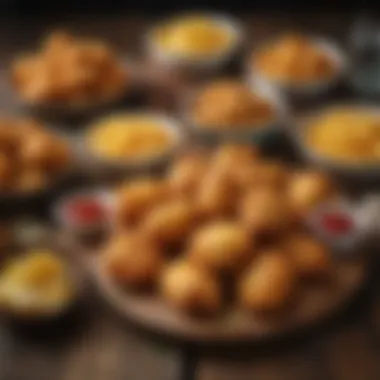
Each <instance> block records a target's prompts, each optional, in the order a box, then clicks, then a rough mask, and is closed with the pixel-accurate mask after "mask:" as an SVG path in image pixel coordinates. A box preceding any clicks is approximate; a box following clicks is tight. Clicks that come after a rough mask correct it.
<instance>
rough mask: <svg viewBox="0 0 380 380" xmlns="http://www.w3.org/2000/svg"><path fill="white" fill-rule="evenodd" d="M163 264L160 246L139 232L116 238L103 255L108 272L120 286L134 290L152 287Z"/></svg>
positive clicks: (111, 241)
mask: <svg viewBox="0 0 380 380" xmlns="http://www.w3.org/2000/svg"><path fill="white" fill-rule="evenodd" d="M162 264H163V259H162V255H161V252H160V251H159V250H158V249H157V247H156V246H155V245H154V244H153V243H152V242H151V241H150V240H148V239H147V237H146V236H142V235H141V234H139V233H136V232H131V233H129V234H122V235H116V236H114V237H113V238H112V239H111V240H110V242H109V243H108V244H107V246H106V248H105V250H104V252H103V265H104V269H105V271H106V273H107V274H108V275H109V276H111V278H112V279H113V280H115V281H116V282H118V283H119V284H121V285H126V286H130V287H132V288H137V289H138V288H145V287H150V286H153V285H154V284H155V283H156V281H157V278H158V275H159V272H160V271H161V268H162Z"/></svg>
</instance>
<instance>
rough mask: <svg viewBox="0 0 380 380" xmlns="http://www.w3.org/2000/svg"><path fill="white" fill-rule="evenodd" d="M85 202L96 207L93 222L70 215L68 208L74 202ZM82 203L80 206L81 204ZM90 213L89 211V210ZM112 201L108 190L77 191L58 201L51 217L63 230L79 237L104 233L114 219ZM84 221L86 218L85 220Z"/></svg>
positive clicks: (70, 211)
mask: <svg viewBox="0 0 380 380" xmlns="http://www.w3.org/2000/svg"><path fill="white" fill-rule="evenodd" d="M81 201H82V202H83V203H84V202H87V205H88V204H89V203H90V204H92V205H94V207H96V210H95V214H96V213H98V215H95V217H94V218H93V220H80V217H78V215H77V216H74V215H73V214H72V211H73V210H72V209H71V210H70V207H72V206H73V204H74V205H75V202H81ZM83 203H82V204H83ZM90 211H91V210H90ZM113 214H114V201H113V197H112V194H111V193H110V191H109V190H108V189H101V188H99V189H91V190H82V191H77V192H74V193H71V194H68V195H66V196H64V197H63V198H61V199H60V200H58V202H57V203H56V205H55V207H54V209H53V217H54V219H55V220H56V222H57V223H58V225H59V226H60V227H62V228H63V229H64V230H66V231H68V232H70V233H72V234H74V235H77V236H78V235H79V236H86V235H90V234H96V233H98V232H106V231H108V230H109V229H110V228H111V225H112V221H113V219H114V217H113ZM85 219H86V218H85Z"/></svg>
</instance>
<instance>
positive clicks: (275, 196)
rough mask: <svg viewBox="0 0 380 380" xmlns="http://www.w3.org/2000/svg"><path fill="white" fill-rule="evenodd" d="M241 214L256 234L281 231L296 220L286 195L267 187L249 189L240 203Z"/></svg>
mask: <svg viewBox="0 0 380 380" xmlns="http://www.w3.org/2000/svg"><path fill="white" fill-rule="evenodd" d="M239 214H240V218H241V220H242V223H243V224H244V225H245V226H246V228H248V229H249V230H250V231H251V232H252V233H254V234H266V233H277V232H281V231H283V230H285V229H287V228H288V227H289V226H290V225H292V224H293V223H294V221H295V215H294V212H293V210H292V208H291V207H290V205H289V203H288V201H287V199H286V197H284V196H283V194H282V193H281V192H279V191H276V190H272V189H267V188H260V189H253V190H251V191H249V192H248V193H247V194H246V195H245V196H244V198H243V200H242V202H241V204H240V212H239Z"/></svg>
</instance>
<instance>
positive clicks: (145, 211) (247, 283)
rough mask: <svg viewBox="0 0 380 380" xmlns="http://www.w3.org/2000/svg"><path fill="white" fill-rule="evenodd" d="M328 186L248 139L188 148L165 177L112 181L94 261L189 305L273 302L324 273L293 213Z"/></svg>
mask: <svg viewBox="0 0 380 380" xmlns="http://www.w3.org/2000/svg"><path fill="white" fill-rule="evenodd" d="M335 194H336V189H335V187H334V186H333V184H332V183H331V182H330V180H329V179H328V178H326V177H325V176H324V175H322V174H320V173H317V172H310V171H308V172H304V171H294V170H290V169H289V168H288V167H286V166H285V165H284V164H282V163H280V162H276V161H271V160H268V159H264V158H261V157H259V155H258V154H257V152H256V151H254V149H252V148H251V147H245V146H233V145H226V146H221V147H220V148H218V149H217V150H216V151H215V152H214V153H212V154H211V153H203V152H193V153H188V154H185V155H183V156H182V157H180V158H178V160H177V161H176V162H175V163H174V164H173V166H172V167H171V168H170V170H169V171H168V173H167V175H166V176H165V177H163V178H160V179H153V178H140V179H135V180H133V181H129V182H127V183H126V184H123V185H122V186H121V187H120V188H119V189H118V190H117V194H116V208H117V216H116V219H117V220H116V223H117V228H116V230H115V234H114V235H113V236H112V237H111V239H110V241H109V242H108V243H107V244H106V247H105V248H104V252H103V256H102V259H103V260H102V265H103V266H104V267H103V268H104V270H105V272H106V273H107V274H108V275H109V276H110V277H111V278H112V279H113V280H114V281H115V282H116V283H117V284H119V285H120V286H126V287H128V288H130V289H132V290H134V291H137V290H141V289H147V288H148V289H153V290H156V291H157V292H158V293H159V294H160V295H161V296H162V298H163V299H164V300H165V301H166V302H167V303H168V304H169V305H171V306H172V307H174V308H176V309H178V310H180V311H181V312H184V313H188V314H191V315H194V314H197V315H199V314H209V315H210V314H215V313H217V312H219V311H221V310H222V309H223V308H224V306H225V305H226V304H227V303H229V304H230V303H231V302H232V305H234V307H241V308H244V309H246V310H248V311H251V312H257V313H264V314H265V313H273V312H279V311H281V310H283V309H284V308H286V307H287V306H288V305H289V306H291V305H293V302H296V300H297V297H296V295H297V292H298V291H299V290H300V289H302V288H303V287H305V286H309V285H308V283H309V281H306V282H305V279H309V278H313V279H316V278H318V279H327V278H330V277H331V276H330V275H331V274H332V270H333V262H332V257H331V256H330V253H329V251H328V250H327V248H326V247H325V246H324V245H323V244H322V243H321V242H319V241H317V240H316V239H315V238H314V237H313V236H311V235H310V234H309V233H308V232H307V231H306V230H305V229H304V227H303V223H302V221H303V218H304V216H305V215H306V214H307V213H308V212H309V211H310V209H311V208H313V207H314V206H316V204H317V203H319V202H321V201H324V200H327V199H330V197H333V196H334V195H335ZM226 285H227V286H226ZM231 293H232V294H233V297H232V300H231Z"/></svg>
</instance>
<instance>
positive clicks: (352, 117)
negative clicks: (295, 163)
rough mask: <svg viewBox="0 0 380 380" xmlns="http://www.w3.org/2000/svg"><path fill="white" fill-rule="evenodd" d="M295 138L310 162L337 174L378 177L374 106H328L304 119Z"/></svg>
mask: <svg viewBox="0 0 380 380" xmlns="http://www.w3.org/2000/svg"><path fill="white" fill-rule="evenodd" d="M295 137H296V139H295V140H296V143H297V145H298V147H299V148H300V150H301V152H302V153H303V155H304V157H305V158H306V159H307V160H309V161H310V162H313V163H316V164H319V165H322V166H324V167H325V168H327V169H331V170H334V171H337V172H341V173H348V174H362V175H368V176H379V175H380V108H379V107H378V106H375V105H358V104H356V105H355V104H347V105H337V106H330V107H328V108H326V109H324V110H321V111H319V112H316V113H314V114H312V115H308V116H307V117H305V118H304V119H303V120H302V121H301V122H300V123H299V124H298V127H297V128H296V133H295Z"/></svg>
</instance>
